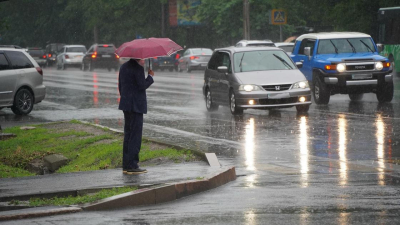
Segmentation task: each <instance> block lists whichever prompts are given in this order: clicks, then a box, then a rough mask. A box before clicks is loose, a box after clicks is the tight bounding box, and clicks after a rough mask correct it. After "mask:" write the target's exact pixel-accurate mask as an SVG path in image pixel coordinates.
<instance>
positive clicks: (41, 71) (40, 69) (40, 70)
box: [36, 67, 43, 76]
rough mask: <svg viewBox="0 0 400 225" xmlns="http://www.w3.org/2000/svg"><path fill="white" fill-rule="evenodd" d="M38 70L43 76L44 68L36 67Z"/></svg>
mask: <svg viewBox="0 0 400 225" xmlns="http://www.w3.org/2000/svg"><path fill="white" fill-rule="evenodd" d="M36 70H37V71H38V73H39V74H40V75H42V76H43V70H42V68H40V67H36Z"/></svg>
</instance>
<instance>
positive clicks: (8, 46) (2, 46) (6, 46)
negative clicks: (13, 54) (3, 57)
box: [0, 45, 23, 49]
mask: <svg viewBox="0 0 400 225" xmlns="http://www.w3.org/2000/svg"><path fill="white" fill-rule="evenodd" d="M0 48H15V49H23V48H21V47H20V46H18V45H0Z"/></svg>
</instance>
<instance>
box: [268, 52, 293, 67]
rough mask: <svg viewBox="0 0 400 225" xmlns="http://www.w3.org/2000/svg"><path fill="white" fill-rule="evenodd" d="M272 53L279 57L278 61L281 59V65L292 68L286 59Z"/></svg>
mask: <svg viewBox="0 0 400 225" xmlns="http://www.w3.org/2000/svg"><path fill="white" fill-rule="evenodd" d="M272 55H274V56H275V57H276V58H277V59H279V61H281V62H282V63H283V65H285V66H286V67H288V68H290V69H293V67H292V66H290V64H289V63H288V62H287V61H286V60H284V59H282V58H281V57H280V56H277V55H275V54H272Z"/></svg>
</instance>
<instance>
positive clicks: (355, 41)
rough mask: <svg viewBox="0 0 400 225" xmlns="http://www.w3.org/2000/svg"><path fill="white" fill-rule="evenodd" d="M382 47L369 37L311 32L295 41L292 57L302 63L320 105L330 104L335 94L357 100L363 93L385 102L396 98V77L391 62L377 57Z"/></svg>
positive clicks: (304, 72)
mask: <svg viewBox="0 0 400 225" xmlns="http://www.w3.org/2000/svg"><path fill="white" fill-rule="evenodd" d="M382 48H383V46H381V45H378V46H377V45H376V44H375V43H374V40H373V39H372V38H371V36H370V35H368V34H363V33H358V32H331V33H311V34H304V35H301V36H300V37H298V38H297V39H296V44H295V47H294V49H293V53H292V55H291V57H292V58H293V60H294V61H295V62H303V64H304V66H303V68H302V69H301V71H302V72H303V74H304V75H305V76H306V78H307V80H308V81H309V82H310V84H311V88H312V89H313V95H314V100H315V102H316V103H317V104H328V103H329V100H330V96H331V95H334V94H348V95H349V98H350V100H352V101H358V100H361V99H362V98H363V95H364V93H375V94H376V97H377V99H378V101H379V102H381V103H383V102H390V101H391V100H392V99H393V75H392V74H391V73H392V64H391V63H390V61H389V59H387V58H385V57H383V56H380V55H379V54H378V52H380V51H381V50H382Z"/></svg>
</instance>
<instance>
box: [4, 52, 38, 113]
mask: <svg viewBox="0 0 400 225" xmlns="http://www.w3.org/2000/svg"><path fill="white" fill-rule="evenodd" d="M45 95H46V87H45V86H44V85H43V71H42V69H41V68H40V66H39V65H38V63H37V62H36V61H35V60H34V59H33V58H32V57H31V56H30V55H29V54H28V53H27V52H26V51H25V50H24V49H13V48H0V109H2V108H5V107H7V108H11V110H12V111H13V112H14V113H15V114H17V115H26V114H29V113H30V112H31V111H32V109H33V105H34V104H36V103H39V102H41V101H42V100H43V99H44V97H45Z"/></svg>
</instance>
